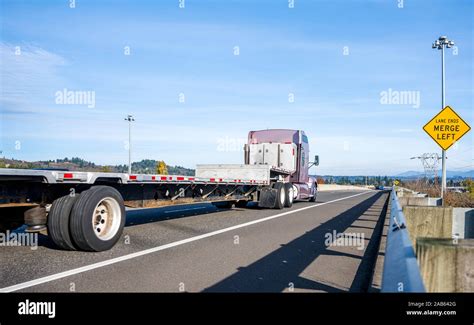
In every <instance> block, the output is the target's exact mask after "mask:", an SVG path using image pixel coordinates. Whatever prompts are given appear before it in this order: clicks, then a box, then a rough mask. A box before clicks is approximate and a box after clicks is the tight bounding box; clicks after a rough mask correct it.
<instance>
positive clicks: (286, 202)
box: [284, 183, 294, 208]
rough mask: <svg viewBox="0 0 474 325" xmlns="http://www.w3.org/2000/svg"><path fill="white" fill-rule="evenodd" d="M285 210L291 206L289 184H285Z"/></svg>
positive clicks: (291, 199)
mask: <svg viewBox="0 0 474 325" xmlns="http://www.w3.org/2000/svg"><path fill="white" fill-rule="evenodd" d="M284 187H285V208H291V207H292V206H293V199H294V197H293V185H292V184H291V183H285V185H284Z"/></svg>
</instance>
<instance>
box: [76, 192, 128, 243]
mask: <svg viewBox="0 0 474 325" xmlns="http://www.w3.org/2000/svg"><path fill="white" fill-rule="evenodd" d="M99 203H100V204H101V205H102V210H101V212H99V214H96V212H97V211H96V208H97V207H98V205H99ZM104 211H105V212H104ZM109 212H110V213H111V218H109V217H108V214H109ZM104 216H105V217H104ZM99 218H101V219H100V221H97V220H98V219H99ZM104 218H105V219H104ZM93 219H95V220H96V224H94V225H93ZM124 224H125V206H124V204H123V198H122V195H120V193H119V192H118V191H117V190H116V189H114V188H113V187H110V186H94V187H92V188H90V189H88V190H87V191H84V192H82V193H81V195H80V196H79V199H78V200H77V202H76V204H75V205H74V207H73V209H72V213H71V220H70V229H71V235H72V239H73V241H74V243H75V244H76V245H77V246H78V247H79V248H80V249H82V250H85V251H95V252H101V251H105V250H108V249H111V248H112V247H113V246H114V245H115V244H116V243H117V241H118V240H119V239H120V236H121V235H122V231H123V227H124ZM101 225H105V226H101ZM100 227H103V229H104V230H103V231H102V230H101V229H99V228H100ZM108 232H110V233H108ZM97 233H99V234H97ZM100 236H102V239H101V238H99V237H100Z"/></svg>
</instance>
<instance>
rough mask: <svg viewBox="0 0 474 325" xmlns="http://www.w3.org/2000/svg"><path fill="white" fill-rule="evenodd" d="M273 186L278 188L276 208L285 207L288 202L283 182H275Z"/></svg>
mask: <svg viewBox="0 0 474 325" xmlns="http://www.w3.org/2000/svg"><path fill="white" fill-rule="evenodd" d="M273 188H274V189H276V199H275V205H274V206H273V208H274V209H283V207H284V206H285V202H286V191H285V186H284V184H283V183H274V184H273Z"/></svg>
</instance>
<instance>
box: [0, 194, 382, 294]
mask: <svg viewBox="0 0 474 325" xmlns="http://www.w3.org/2000/svg"><path fill="white" fill-rule="evenodd" d="M367 193H374V192H373V191H367V192H362V193H358V194H354V195H351V196H346V197H343V198H339V199H336V200H332V201H328V202H324V203H319V204H314V205H310V206H306V207H304V208H300V209H296V210H291V211H287V212H283V213H279V214H276V215H273V216H269V217H265V218H262V219H258V220H254V221H249V222H246V223H242V224H240V225H235V226H232V227H228V228H224V229H219V230H216V231H212V232H209V233H207V234H202V235H199V236H194V237H191V238H187V239H183V240H179V241H176V242H173V243H169V244H165V245H161V246H157V247H153V248H149V249H145V250H143V251H139V252H136V253H131V254H127V255H123V256H119V257H115V258H112V259H109V260H105V261H102V262H98V263H94V264H90V265H86V266H82V267H78V268H76V269H72V270H69V271H64V272H60V273H56V274H52V275H48V276H45V277H42V278H38V279H35V280H31V281H27V282H22V283H18V284H14V285H12V286H9V287H5V288H1V289H0V292H13V291H17V290H21V289H25V288H29V287H33V286H36V285H39V284H43V283H47V282H51V281H55V280H58V279H62V278H65V277H68V276H71V275H75V274H79V273H83V272H87V271H90V270H94V269H98V268H100V267H104V266H107V265H111V264H115V263H119V262H123V261H126V260H130V259H132V258H136V257H140V256H143V255H148V254H151V253H155V252H159V251H162V250H165V249H168V248H172V247H176V246H180V245H184V244H187V243H190V242H193V241H197V240H200V239H204V238H208V237H212V236H215V235H219V234H222V233H225V232H228V231H232V230H235V229H239V228H243V227H247V226H251V225H255V224H257V223H261V222H265V221H268V220H272V219H276V218H280V217H283V216H286V215H289V214H293V213H296V212H300V211H303V210H307V209H312V208H315V207H319V206H322V205H326V204H330V203H334V202H338V201H342V200H347V199H350V198H353V197H356V196H359V195H363V194H367Z"/></svg>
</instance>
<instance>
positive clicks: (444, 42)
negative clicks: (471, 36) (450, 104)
mask: <svg viewBox="0 0 474 325" xmlns="http://www.w3.org/2000/svg"><path fill="white" fill-rule="evenodd" d="M453 46H454V41H450V40H448V38H447V37H446V36H440V37H439V38H438V39H437V40H436V41H435V42H434V43H433V45H432V48H433V49H438V50H441V109H443V108H444V107H445V101H446V97H445V66H444V49H445V48H446V47H447V48H451V47H453ZM441 160H442V165H441V168H442V172H441V175H442V177H441V198H442V202H443V205H444V193H446V150H444V149H443V151H442V152H441Z"/></svg>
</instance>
